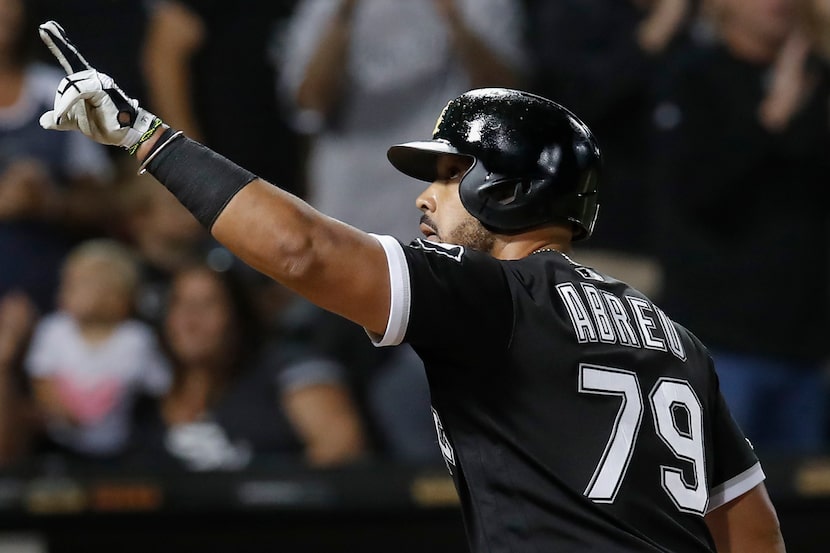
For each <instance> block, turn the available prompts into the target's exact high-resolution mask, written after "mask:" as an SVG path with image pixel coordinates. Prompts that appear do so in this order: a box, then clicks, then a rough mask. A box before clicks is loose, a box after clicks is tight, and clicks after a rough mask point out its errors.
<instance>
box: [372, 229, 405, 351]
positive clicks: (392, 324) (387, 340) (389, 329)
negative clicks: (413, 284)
mask: <svg viewBox="0 0 830 553" xmlns="http://www.w3.org/2000/svg"><path fill="white" fill-rule="evenodd" d="M371 236H372V237H373V238H375V239H376V240H377V241H378V242H380V245H381V246H383V251H384V252H385V253H386V263H387V265H388V267H389V288H390V292H391V295H392V297H391V301H390V302H389V320H388V321H387V323H386V331H385V332H384V334H383V336H378V335H377V334H375V333H373V332H369V331H368V330H367V331H366V333H367V334H368V335H369V337H370V338H371V339H372V343H373V344H374V345H375V346H377V347H382V346H397V345H399V344H400V343H401V342H403V339H404V336H405V335H406V329H407V326H408V325H409V306H410V300H411V297H412V293H411V292H412V291H411V288H410V282H409V266H408V265H407V264H406V256H405V255H404V253H403V246H402V245H401V243H400V242H398V240H397V239H396V238H393V237H392V236H385V235H378V234H372V235H371Z"/></svg>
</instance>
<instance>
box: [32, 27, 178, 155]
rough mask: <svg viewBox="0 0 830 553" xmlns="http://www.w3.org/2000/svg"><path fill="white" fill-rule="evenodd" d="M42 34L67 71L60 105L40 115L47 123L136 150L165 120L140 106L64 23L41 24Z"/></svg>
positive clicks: (60, 88)
mask: <svg viewBox="0 0 830 553" xmlns="http://www.w3.org/2000/svg"><path fill="white" fill-rule="evenodd" d="M40 38H41V39H42V40H43V42H44V43H45V44H46V46H47V47H48V48H49V50H50V51H51V52H52V54H54V56H55V57H56V58H57V60H58V62H59V63H60V64H61V66H62V67H63V69H64V70H65V71H66V74H67V76H66V77H65V78H64V79H63V80H62V81H61V82H60V84H59V85H58V90H57V91H56V92H55V104H54V109H53V110H51V111H47V112H46V113H44V114H43V115H42V116H41V117H40V126H41V127H43V128H44V129H53V130H58V131H70V130H78V131H81V132H82V133H83V134H85V135H86V136H88V137H89V138H91V139H92V140H94V141H96V142H99V143H101V144H109V145H113V146H121V147H122V148H125V149H127V150H128V151H129V152H130V153H131V154H133V153H135V151H136V150H137V149H138V146H139V145H140V144H141V143H142V142H144V141H145V140H147V139H148V138H149V137H150V136H152V134H153V133H154V132H155V130H156V129H157V128H158V127H160V126H161V124H162V123H161V119H159V118H158V117H156V116H155V115H153V114H152V113H150V112H149V111H147V110H145V109H142V108H141V107H139V105H138V101H137V100H133V99H132V98H129V97H128V96H127V95H126V94H124V92H123V91H122V90H121V89H120V88H118V85H117V84H115V81H113V80H112V78H111V77H110V76H109V75H105V74H104V73H100V72H98V71H96V70H95V69H94V68H93V67H92V66H91V65H89V63H87V61H86V60H85V59H84V57H83V56H82V55H81V54H80V52H78V49H77V48H76V47H75V46H74V45H73V44H72V42H70V40H69V38H68V37H67V36H66V32H65V31H64V30H63V27H61V26H60V25H58V23H56V22H55V21H48V22H46V23H44V24H43V25H41V26H40Z"/></svg>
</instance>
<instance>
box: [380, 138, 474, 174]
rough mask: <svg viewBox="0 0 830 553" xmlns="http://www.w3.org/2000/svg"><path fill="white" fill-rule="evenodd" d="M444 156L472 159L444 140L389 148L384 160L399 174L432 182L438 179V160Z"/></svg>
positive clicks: (422, 141) (408, 143) (423, 141)
mask: <svg viewBox="0 0 830 553" xmlns="http://www.w3.org/2000/svg"><path fill="white" fill-rule="evenodd" d="M445 154H455V155H457V156H461V157H464V158H470V157H472V156H470V155H468V154H462V153H461V152H459V151H458V150H457V149H456V148H455V146H453V145H452V144H450V143H449V142H447V141H446V140H421V141H416V142H406V143H404V144H396V145H394V146H392V147H390V148H389V150H387V152H386V158H387V159H388V160H389V162H390V163H391V164H392V165H393V166H394V167H395V168H396V169H397V170H398V171H400V172H401V173H404V174H405V175H409V176H410V177H413V178H416V179H418V180H422V181H425V182H433V181H435V180H436V179H437V177H438V158H439V157H440V156H442V155H445Z"/></svg>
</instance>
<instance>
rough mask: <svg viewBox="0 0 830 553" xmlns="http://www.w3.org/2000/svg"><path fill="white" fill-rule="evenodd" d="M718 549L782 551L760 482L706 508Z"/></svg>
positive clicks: (772, 511) (726, 551) (724, 551)
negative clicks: (733, 496) (721, 502)
mask: <svg viewBox="0 0 830 553" xmlns="http://www.w3.org/2000/svg"><path fill="white" fill-rule="evenodd" d="M705 520H706V525H707V526H708V527H709V531H710V532H711V533H712V537H713V538H714V540H715V545H716V546H717V550H718V553H784V551H785V548H784V540H783V538H782V536H781V530H780V527H779V524H778V516H777V514H776V513H775V508H774V507H773V505H772V502H771V501H770V498H769V495H768V494H767V490H766V487H765V486H764V484H763V483H761V484H758V485H757V486H755V487H754V488H752V489H751V490H750V491H748V492H747V493H745V494H743V495H741V496H740V497H737V498H735V499H733V500H732V501H730V502H729V503H726V504H725V505H722V506H721V507H718V508H717V509H715V510H714V511H711V512H709V513H708V514H707V515H706V517H705Z"/></svg>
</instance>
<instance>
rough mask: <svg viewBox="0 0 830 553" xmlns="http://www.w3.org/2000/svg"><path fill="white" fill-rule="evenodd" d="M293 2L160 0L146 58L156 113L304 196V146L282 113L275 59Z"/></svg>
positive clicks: (155, 7)
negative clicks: (280, 36)
mask: <svg viewBox="0 0 830 553" xmlns="http://www.w3.org/2000/svg"><path fill="white" fill-rule="evenodd" d="M295 3H296V2H295V0H283V1H279V2H273V1H271V2H269V1H262V0H239V1H236V2H227V1H224V0H154V1H153V2H151V8H150V18H149V22H148V28H147V37H146V41H145V45H144V51H143V54H142V59H143V67H144V75H145V79H146V81H147V86H148V88H149V103H150V104H152V106H153V110H154V113H157V114H158V115H159V116H160V117H162V118H163V119H164V120H165V122H167V123H169V124H170V125H172V126H174V127H176V128H179V129H183V130H184V131H185V132H186V133H187V135H188V136H191V137H193V138H194V139H196V140H199V141H201V142H203V143H204V144H207V145H208V146H210V147H211V148H213V149H215V150H216V151H219V152H222V154H223V155H225V156H227V157H228V158H230V159H233V160H236V161H237V162H239V163H242V164H243V165H244V166H245V167H249V168H250V170H251V171H253V172H255V173H257V174H258V175H260V176H262V177H263V178H267V179H268V180H269V181H270V182H273V183H276V184H277V185H279V186H281V187H282V188H284V189H286V190H289V191H290V192H293V193H296V194H298V195H302V192H303V190H302V184H303V183H302V176H301V168H302V148H301V143H300V140H299V139H298V137H297V135H296V134H295V133H294V132H293V131H292V130H291V128H290V126H289V124H288V122H287V120H286V118H285V117H284V116H283V113H282V112H281V110H280V109H279V107H278V102H277V96H276V83H277V80H278V74H277V68H276V62H275V61H274V60H273V58H274V56H276V55H277V54H278V51H277V52H275V50H278V48H277V46H276V44H278V37H279V33H278V31H279V28H280V24H281V23H282V22H284V21H285V20H286V19H287V17H288V16H289V15H290V14H291V10H292V8H293V6H294V4H295ZM238 75H245V79H244V82H243V81H240V80H239V79H238V78H236V77H235V76H238ZM240 87H241V88H244V99H241V98H242V96H240ZM238 128H244V129H245V132H244V133H241V134H240V133H237V132H234V129H238Z"/></svg>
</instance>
